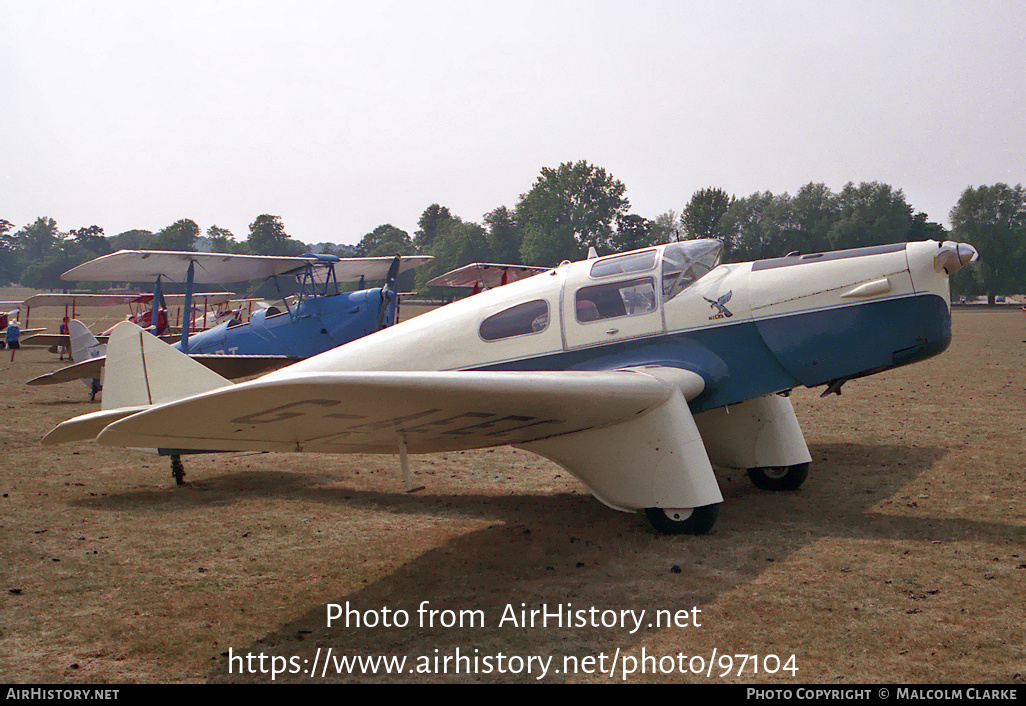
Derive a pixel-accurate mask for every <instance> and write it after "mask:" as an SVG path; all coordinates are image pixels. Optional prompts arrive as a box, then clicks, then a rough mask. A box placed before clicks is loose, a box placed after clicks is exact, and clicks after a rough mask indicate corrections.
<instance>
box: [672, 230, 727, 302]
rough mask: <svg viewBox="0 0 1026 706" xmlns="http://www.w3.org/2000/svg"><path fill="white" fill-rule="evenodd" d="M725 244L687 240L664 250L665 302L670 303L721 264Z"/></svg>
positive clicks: (713, 241) (716, 241)
mask: <svg viewBox="0 0 1026 706" xmlns="http://www.w3.org/2000/svg"><path fill="white" fill-rule="evenodd" d="M722 254H723V243H721V242H720V241H718V240H687V241H684V242H682V243H670V244H669V245H667V246H666V247H665V248H663V301H664V302H665V301H669V300H670V299H673V298H674V297H675V296H677V295H678V294H680V293H681V292H683V291H684V290H685V289H687V288H688V287H690V286H691V285H692V284H693V283H694V282H696V281H697V280H698V279H699V278H701V277H702V276H703V275H705V274H706V273H707V272H709V271H710V270H712V269H713V268H714V267H716V266H717V265H719V264H720V257H721V255H722Z"/></svg>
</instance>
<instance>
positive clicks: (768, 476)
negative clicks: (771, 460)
mask: <svg viewBox="0 0 1026 706" xmlns="http://www.w3.org/2000/svg"><path fill="white" fill-rule="evenodd" d="M748 477H749V478H751V480H752V483H754V484H755V487H756V488H759V489H760V490H798V488H800V487H802V483H804V482H805V479H806V478H808V477H809V464H808V463H796V464H795V465H793V466H765V467H763V468H749V469H748Z"/></svg>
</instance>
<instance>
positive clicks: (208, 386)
mask: <svg viewBox="0 0 1026 706" xmlns="http://www.w3.org/2000/svg"><path fill="white" fill-rule="evenodd" d="M231 384H232V383H230V382H229V381H228V380H226V379H225V378H223V377H221V376H220V375H218V374H217V373H215V372H213V371H212V370H210V369H208V368H207V367H205V366H204V365H202V364H200V363H197V362H196V361H194V360H192V359H191V358H189V356H187V355H185V354H184V353H181V352H179V351H177V350H175V349H174V348H172V347H171V346H169V345H168V344H166V343H164V342H163V341H161V340H160V339H159V338H157V337H156V336H154V335H153V334H150V333H147V332H146V331H144V330H142V329H141V328H139V327H138V326H136V325H135V324H133V323H130V322H127V321H123V322H121V323H120V324H118V325H117V326H115V327H114V330H113V331H111V334H110V339H109V340H108V341H107V363H106V380H105V384H104V389H103V404H102V409H104V410H111V409H119V408H122V407H137V406H140V405H155V404H164V403H166V402H173V401H175V400H180V399H182V398H185V397H190V396H192V395H196V394H199V393H201V392H209V391H210V390H216V389H218V388H221V387H225V386H227V385H231Z"/></svg>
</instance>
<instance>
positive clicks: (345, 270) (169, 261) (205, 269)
mask: <svg viewBox="0 0 1026 706" xmlns="http://www.w3.org/2000/svg"><path fill="white" fill-rule="evenodd" d="M393 259H394V258H392V257H356V258H344V259H318V258H311V257H285V256H277V255H230V254H227V253H207V252H175V251H168V250H119V251H118V252H115V253H111V254H109V255H104V256H102V257H98V258H96V259H94V260H90V261H89V262H84V263H82V264H81V265H79V266H78V267H73V268H72V269H70V270H68V271H67V272H65V273H64V274H62V275H61V279H63V280H68V281H82V280H84V281H91V282H152V281H153V280H155V279H156V278H157V276H158V275H159V276H160V277H161V278H162V279H164V280H167V281H169V282H185V281H186V279H187V276H188V271H189V265H190V263H195V267H194V268H193V282H195V283H196V284H218V283H223V282H244V281H247V280H253V279H265V278H267V277H272V276H275V275H283V274H286V273H289V272H292V271H293V270H297V269H299V268H302V267H306V266H307V265H311V264H312V265H314V266H315V272H317V273H320V272H322V271H323V272H325V273H326V272H327V269H328V266H330V265H332V264H333V265H334V266H335V275H336V278H337V279H338V281H340V282H349V281H357V280H359V279H360V276H361V275H362V276H364V277H365V279H367V280H368V281H370V280H378V279H384V277H385V274H386V273H387V272H388V267H389V265H391V264H392V260H393ZM430 259H431V258H430V257H408V258H402V265H403V266H404V267H405V269H409V268H410V267H416V266H417V265H420V264H423V263H424V262H427V261H428V260H430ZM199 296H201V295H198V294H197V295H193V301H196V298H197V297H199Z"/></svg>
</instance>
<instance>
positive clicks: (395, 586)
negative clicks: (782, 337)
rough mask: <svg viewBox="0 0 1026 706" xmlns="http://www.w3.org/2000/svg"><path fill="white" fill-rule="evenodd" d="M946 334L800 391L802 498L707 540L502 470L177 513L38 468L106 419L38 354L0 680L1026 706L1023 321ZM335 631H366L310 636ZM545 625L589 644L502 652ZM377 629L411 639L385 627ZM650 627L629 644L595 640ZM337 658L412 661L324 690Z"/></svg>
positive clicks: (457, 462)
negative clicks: (300, 684)
mask: <svg viewBox="0 0 1026 706" xmlns="http://www.w3.org/2000/svg"><path fill="white" fill-rule="evenodd" d="M36 321H37V319H36V315H35V312H34V313H33V325H36ZM39 321H42V319H39ZM56 321H59V316H58V317H56V319H55V322H56ZM51 328H56V323H54V324H53V326H51ZM953 328H954V341H953V343H952V345H951V348H950V349H949V350H948V351H947V352H945V353H944V354H942V355H941V356H939V357H937V358H934V359H932V360H930V361H927V362H924V363H920V364H917V365H913V366H910V367H907V368H904V369H900V370H894V371H890V372H888V373H885V374H882V375H877V376H874V377H870V378H866V379H863V380H857V381H854V382H851V383H849V384H848V385H846V386H845V387H844V394H843V395H842V396H841V397H830V398H828V399H820V398H819V392H820V390H795V391H794V393H793V395H792V399H793V401H794V403H795V408H796V410H797V412H798V416H799V419H800V420H801V422H802V425H803V429H804V431H805V435H806V438H807V440H808V442H809V446H810V449H811V451H812V456H813V470H812V473H811V474H810V478H809V480H808V482H807V483H806V484H805V486H804V487H803V488H802V489H801V490H800V491H798V492H794V493H770V492H764V491H759V490H757V489H755V488H754V487H753V486H752V485H751V484H750V483H749V481H748V479H747V477H745V475H744V473H743V472H738V471H733V470H726V469H723V470H720V471H719V478H720V482H721V486H722V488H723V493H724V496H725V502H724V504H723V506H722V511H721V515H720V518H719V521H718V523H717V525H716V526H715V528H714V529H713V531H712V532H711V533H710V534H709V535H707V536H704V537H697V538H696V537H665V536H661V535H659V534H657V533H655V532H654V530H652V529H651V528H650V526H649V525H648V523H647V522H646V521H645V519H644V517H642V516H639V515H625V514H620V513H617V512H614V511H612V510H609V509H608V508H606V507H604V506H603V505H601V504H600V503H599V502H598V501H596V500H594V499H593V498H592V497H591V496H590V495H589V494H588V493H587V491H586V490H584V489H583V487H582V486H580V485H579V484H578V483H577V482H576V481H575V480H574V479H573V478H571V477H569V476H568V474H567V473H566V472H565V471H563V470H562V469H560V468H558V467H557V466H555V465H553V464H551V463H549V462H547V461H545V460H543V459H540V458H538V457H535V456H532V455H530V454H526V453H524V452H520V451H515V450H513V449H510V448H500V449H494V450H486V451H476V452H466V453H449V454H435V455H430V456H418V457H414V458H413V459H412V469H413V472H414V474H415V483H416V484H418V485H424V486H426V489H425V490H423V491H420V492H418V493H413V494H407V493H404V492H402V488H403V485H402V478H401V474H400V471H399V465H398V461H397V459H394V458H392V457H385V456H329V455H305V456H300V455H284V454H233V455H222V456H195V457H187V458H186V459H185V463H186V472H187V476H186V480H187V482H188V484H187V485H186V486H184V487H175V486H174V485H173V484H172V481H171V477H170V464H169V462H168V460H167V459H166V458H158V457H156V456H154V455H151V454H148V453H145V452H140V451H134V450H125V449H111V448H106V447H100V446H97V445H95V444H91V443H83V444H71V445H67V446H61V447H55V448H50V447H42V446H41V445H40V444H39V438H40V437H41V436H42V435H43V434H45V433H46V432H47V431H48V430H49V429H50V428H52V427H53V426H54V425H56V424H57V423H58V422H60V421H63V420H65V419H68V418H70V417H72V416H75V415H78V414H82V413H84V412H88V411H93V410H95V409H98V407H99V405H98V404H91V403H89V402H88V390H87V389H86V387H85V386H84V385H81V384H77V383H75V384H68V385H62V386H52V387H28V386H26V385H25V384H24V383H25V381H26V380H28V379H30V378H33V377H35V376H37V375H40V374H42V373H45V372H48V371H50V370H53V369H54V368H56V367H57V366H58V362H57V360H56V356H53V355H51V354H49V353H47V352H46V351H45V350H42V349H23V350H22V351H20V352H19V353H18V356H17V357H16V360H15V363H14V364H13V365H11V364H10V363H9V362H8V359H7V357H6V356H4V357H0V391H2V399H3V402H2V405H3V409H4V424H3V426H2V428H0V496H2V497H0V577H2V581H0V681H3V682H47V683H50V682H90V683H97V682H203V681H240V682H248V681H270V680H271V675H270V673H269V672H270V668H271V667H272V666H275V665H276V666H277V667H278V668H283V669H285V670H286V672H287V671H289V670H291V669H293V668H298V669H302V670H304V671H305V670H309V669H310V668H311V667H312V665H313V664H314V662H315V660H316V661H317V665H318V666H317V670H318V675H317V676H316V677H314V678H313V681H382V682H388V681H399V682H433V681H441V682H450V681H451V682H467V681H469V682H473V681H481V682H518V681H521V682H534V681H536V677H538V676H539V670H540V667H541V663H540V662H538V661H534V662H528V659H527V658H528V656H532V655H533V656H537V657H541V658H543V659H544V658H548V657H552V661H551V662H550V663H549V665H548V671H547V672H546V674H545V676H544V681H546V682H598V681H602V682H608V681H610V680H611V679H610V676H609V674H608V673H605V674H602V673H598V672H597V671H596V670H598V669H605V670H606V671H608V670H609V669H610V668H612V669H613V670H615V674H614V677H613V678H612V681H621V680H622V679H621V678H622V677H623V676H624V672H625V671H628V670H629V669H630V668H631V666H632V665H631V661H630V660H631V658H634V659H635V660H638V661H637V663H636V664H634V668H635V669H636V670H638V671H637V672H635V673H634V674H630V675H628V676H627V677H626V681H631V682H707V681H712V682H716V681H730V682H738V681H743V682H770V683H787V682H795V683H807V682H816V683H830V684H844V683H866V682H921V683H943V682H1004V683H1020V682H1022V680H1023V673H1024V672H1026V668H1024V665H1026V658H1024V657H1026V656H1024V648H1023V640H1022V625H1023V624H1026V608H1024V603H1026V602H1024V600H1023V599H1024V590H1023V585H1024V578H1026V542H1024V538H1026V511H1024V510H1023V508H1024V507H1026V502H1024V500H1026V497H1024V495H1026V491H1024V488H1026V483H1024V480H1026V478H1024V476H1026V470H1024V469H1026V449H1024V443H1023V429H1024V419H1026V399H1024V398H1026V392H1024V390H1026V354H1024V352H1026V344H1024V343H1023V342H1022V341H1023V339H1024V338H1026V320H1024V317H1023V316H1022V313H1021V312H1015V311H1008V312H993V311H987V312H965V311H957V312H956V313H955V315H954V321H953ZM424 601H427V602H428V603H427V604H426V606H425V609H426V610H436V611H439V612H437V613H435V614H434V615H433V616H431V614H430V613H423V614H421V613H418V609H419V608H420V607H421V606H422V604H423V602H424ZM329 604H337V605H339V606H343V607H345V606H346V605H347V604H348V606H349V608H351V609H353V610H355V611H357V613H359V619H360V620H361V621H363V623H365V622H366V621H367V620H368V619H369V620H374V621H376V622H377V623H378V624H377V626H376V627H366V626H364V625H363V623H361V627H354V626H352V623H354V622H355V620H356V615H357V613H352V614H351V626H350V627H348V628H347V627H345V625H344V620H342V621H336V622H335V623H334V625H333V626H332V627H330V628H329V627H328V626H327V617H326V616H327V611H328V606H329ZM543 606H544V607H547V609H548V610H549V611H550V612H552V611H556V610H561V611H564V615H565V613H566V612H567V611H585V614H584V615H580V614H572V615H575V616H578V617H580V618H581V620H583V621H585V623H586V624H584V625H571V626H566V625H565V624H564V626H562V627H559V626H556V625H555V624H554V621H553V620H552V619H550V622H549V625H548V627H540V626H538V621H537V620H536V626H535V627H529V626H527V627H525V626H522V625H520V624H519V622H520V620H519V617H520V616H521V615H522V613H521V611H522V610H524V611H530V610H532V609H540V608H541V607H543ZM592 607H595V608H596V609H598V610H597V611H595V612H589V611H590V609H591V608H592ZM386 608H387V609H388V610H389V611H391V613H392V618H393V622H395V620H396V618H397V617H400V616H401V615H402V614H401V613H399V611H406V612H407V614H408V616H409V620H410V624H409V625H407V626H406V627H384V626H382V624H381V623H383V622H384V621H385V619H386V618H387V615H386V612H385V610H384V609H386ZM642 609H644V610H645V611H646V614H645V616H644V624H643V626H642V627H641V628H640V629H637V630H636V631H635V632H633V633H632V632H631V630H630V629H629V627H619V626H618V627H603V626H602V625H601V624H599V625H598V626H592V625H591V621H590V620H589V618H595V617H596V616H597V619H598V620H599V622H600V623H601V619H603V618H608V614H607V613H605V611H607V610H611V611H616V614H617V615H618V616H620V617H623V615H622V614H621V613H620V611H621V610H633V611H636V612H640V611H641V610H642ZM445 611H449V613H446V612H445ZM461 611H462V612H461ZM509 611H512V614H511V613H510V612H509ZM655 611H665V612H664V613H660V614H658V615H659V617H660V619H670V620H671V621H673V623H672V626H671V627H656V626H655V624H654V622H653V620H654V618H655V617H656V615H657V614H656V612H655ZM504 615H506V617H507V618H510V617H516V618H517V624H514V623H513V622H512V621H511V620H509V619H507V620H506V621H505V622H504V623H503V624H501V625H500V621H501V619H502V618H503V616H504ZM526 615H527V617H529V616H530V613H529V612H528V613H527V614H526ZM420 616H424V618H425V620H426V618H427V617H429V616H430V617H432V619H433V621H434V625H433V626H430V627H423V628H422V627H419V622H420ZM625 619H626V620H627V621H629V620H630V619H631V618H630V616H627V617H626V618H625ZM460 621H462V623H463V624H462V626H460ZM618 621H619V618H618ZM482 622H483V624H481V623H482ZM649 623H652V626H651V627H650V626H649ZM695 623H700V625H696V624H695ZM618 625H619V623H618ZM329 648H330V649H331V650H332V652H331V658H332V660H331V661H330V662H329V668H328V671H327V673H326V675H325V676H323V677H322V676H320V670H321V667H322V666H323V664H324V663H325V660H326V659H327V657H328V655H327V650H328V649H329ZM457 650H458V651H459V654H460V655H461V656H462V657H463V658H464V660H465V661H463V662H459V661H456V660H454V659H453V658H454V657H455V656H456V655H457ZM261 654H263V655H265V659H264V660H263V664H262V665H261V662H260V659H259V655H261ZM247 655H251V656H252V657H251V658H250V659H248V661H247V658H246V656H247ZM348 655H361V656H379V655H380V656H390V657H399V658H401V657H405V658H406V659H407V662H406V663H405V665H404V667H403V673H402V674H398V675H396V674H389V673H388V671H387V669H385V665H384V664H378V665H377V667H378V668H377V669H376V670H375V671H374V673H368V674H352V675H349V674H341V675H340V674H336V673H334V672H335V665H336V661H335V660H337V659H339V658H341V657H342V656H348ZM499 655H503V656H504V659H501V658H499ZM680 655H684V656H685V657H684V658H683V659H682V658H681V657H680ZM727 655H729V656H730V657H729V659H724V657H725V656H727ZM735 655H755V656H757V657H758V661H757V662H755V661H753V660H752V659H751V658H747V659H746V658H743V657H735ZM792 655H793V660H792V659H791V656H792ZM643 656H646V657H648V658H649V661H648V662H647V664H644V665H643V661H641V658H642V657H643ZM771 656H772V657H771ZM229 657H232V658H233V659H232V660H230V659H229ZM272 657H278V658H279V660H278V661H276V662H272ZM446 657H449V658H450V661H449V662H448V663H446V662H445V658H446ZM588 657H591V658H594V661H588V660H586V659H585V658H588ZM486 658H487V659H486ZM516 658H519V659H520V660H521V661H519V662H518V661H517V659H516ZM564 658H567V661H566V662H564ZM695 658H701V661H700V660H699V659H695ZM614 659H615V664H614ZM776 659H779V662H776V661H774V660H776ZM304 660H305V661H304ZM489 665H490V666H489ZM788 665H791V666H793V667H795V668H796V671H791V670H789V669H788ZM261 666H263V667H264V668H265V670H266V673H264V674H258V673H250V670H258V669H259V668H260V667H261ZM574 666H576V669H575V670H571V672H570V673H568V672H567V669H569V668H570V667H574ZM642 666H645V667H646V673H645V674H641V673H640V670H641V668H642ZM699 666H702V667H703V669H702V674H700V675H696V674H692V673H690V672H691V671H698V670H697V668H698V667H699ZM756 667H757V668H758V673H755V671H754V670H755V668H756ZM443 668H445V669H447V673H446V674H438V673H437V672H438V671H439V669H443ZM529 668H530V669H531V671H530V673H529V672H528V669H529ZM423 669H428V670H429V671H430V672H431V673H422V672H421V671H419V670H423ZM457 669H459V670H460V673H458V674H457V673H456V671H457ZM468 669H469V670H470V671H471V672H472V673H469V674H468V673H467V671H468ZM739 669H740V671H741V673H740V676H739V674H738V671H739ZM229 670H231V673H230V671H229ZM240 670H241V671H242V672H243V673H241V674H240V673H239V672H240ZM411 670H412V673H411ZM500 670H501V671H500ZM652 670H655V672H656V673H652ZM513 672H517V673H513ZM768 672H772V673H768ZM724 673H726V674H725V675H724V676H721V674H724ZM276 681H311V677H310V676H309V675H307V674H306V673H301V674H289V673H284V674H281V675H277V676H276Z"/></svg>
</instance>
